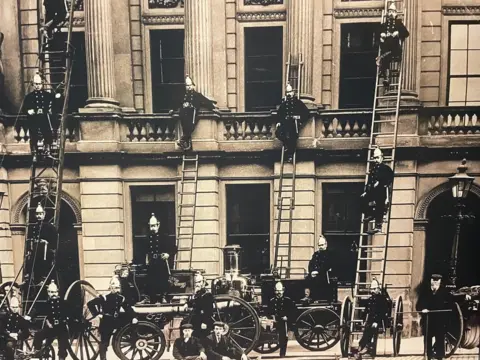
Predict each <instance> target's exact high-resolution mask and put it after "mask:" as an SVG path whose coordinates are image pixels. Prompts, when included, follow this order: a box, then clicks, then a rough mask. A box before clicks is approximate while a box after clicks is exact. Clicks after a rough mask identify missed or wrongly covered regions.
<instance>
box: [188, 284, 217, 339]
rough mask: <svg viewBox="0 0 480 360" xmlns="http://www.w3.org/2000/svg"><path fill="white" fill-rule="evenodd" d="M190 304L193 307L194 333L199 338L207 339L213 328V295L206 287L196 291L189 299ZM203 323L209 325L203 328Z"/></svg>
mask: <svg viewBox="0 0 480 360" xmlns="http://www.w3.org/2000/svg"><path fill="white" fill-rule="evenodd" d="M188 306H189V307H191V308H193V311H192V316H191V320H190V322H191V324H192V326H193V334H194V335H195V336H196V337H197V338H199V339H205V338H206V337H207V336H208V334H210V332H211V331H212V329H213V318H212V317H213V295H212V293H210V292H208V291H207V290H205V289H201V290H199V291H197V292H196V293H195V295H194V296H193V298H191V299H190V300H189V301H188ZM202 324H205V325H207V328H206V329H202Z"/></svg>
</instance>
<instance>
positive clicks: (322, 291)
mask: <svg viewBox="0 0 480 360" xmlns="http://www.w3.org/2000/svg"><path fill="white" fill-rule="evenodd" d="M331 268H332V261H331V258H330V253H329V251H328V250H317V251H315V252H314V253H313V255H312V258H311V259H310V262H309V263H308V277H307V284H308V286H310V293H311V296H312V298H313V300H329V301H331V300H332V299H333V293H332V286H331V283H330V274H329V273H328V270H329V269H331ZM313 271H318V274H317V276H315V277H312V272H313Z"/></svg>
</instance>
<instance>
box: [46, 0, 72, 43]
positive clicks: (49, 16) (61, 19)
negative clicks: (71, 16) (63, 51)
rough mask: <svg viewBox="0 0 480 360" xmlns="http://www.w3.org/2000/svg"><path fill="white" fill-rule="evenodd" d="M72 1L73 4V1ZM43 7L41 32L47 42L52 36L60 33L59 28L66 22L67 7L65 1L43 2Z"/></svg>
mask: <svg viewBox="0 0 480 360" xmlns="http://www.w3.org/2000/svg"><path fill="white" fill-rule="evenodd" d="M71 1H72V6H73V3H75V0H71ZM43 6H44V7H45V24H44V25H43V31H44V33H45V34H46V36H47V38H48V40H52V39H53V35H54V34H55V33H56V32H58V31H60V28H61V27H62V26H63V25H64V24H65V22H66V21H67V20H68V7H67V3H66V1H65V0H43Z"/></svg>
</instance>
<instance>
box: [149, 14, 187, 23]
mask: <svg viewBox="0 0 480 360" xmlns="http://www.w3.org/2000/svg"><path fill="white" fill-rule="evenodd" d="M184 22H185V17H184V16H183V15H143V16H142V23H144V24H146V25H164V24H180V25H181V24H183V23H184Z"/></svg>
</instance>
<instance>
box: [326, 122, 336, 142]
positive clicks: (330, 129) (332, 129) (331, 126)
mask: <svg viewBox="0 0 480 360" xmlns="http://www.w3.org/2000/svg"><path fill="white" fill-rule="evenodd" d="M328 120H329V124H328V128H327V134H328V135H327V137H328V138H332V137H333V133H334V127H333V122H334V121H335V120H336V119H328Z"/></svg>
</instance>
